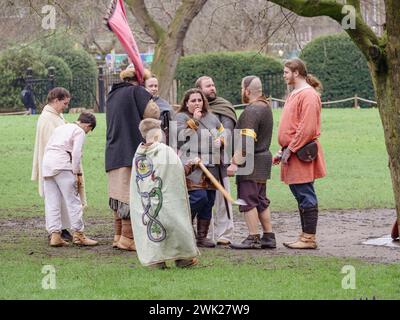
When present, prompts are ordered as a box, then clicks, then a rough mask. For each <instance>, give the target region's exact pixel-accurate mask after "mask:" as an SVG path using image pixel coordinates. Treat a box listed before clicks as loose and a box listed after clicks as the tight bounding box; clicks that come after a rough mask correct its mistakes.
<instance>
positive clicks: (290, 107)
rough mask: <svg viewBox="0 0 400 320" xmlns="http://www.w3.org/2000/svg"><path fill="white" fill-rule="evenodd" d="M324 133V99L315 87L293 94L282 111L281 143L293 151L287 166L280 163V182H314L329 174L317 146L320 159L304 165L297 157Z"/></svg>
mask: <svg viewBox="0 0 400 320" xmlns="http://www.w3.org/2000/svg"><path fill="white" fill-rule="evenodd" d="M320 134H321V99H320V96H319V94H318V93H317V91H315V90H314V88H311V87H307V88H304V89H300V90H298V91H294V92H293V93H292V94H291V95H290V96H289V97H288V99H287V100H286V103H285V106H284V108H283V111H282V115H281V119H280V124H279V129H278V142H279V144H280V145H281V146H282V147H289V149H290V150H291V151H292V152H293V154H292V155H291V157H290V158H289V161H288V164H287V165H284V164H281V180H282V181H283V182H285V183H286V184H300V183H308V182H312V181H314V180H315V179H318V178H322V177H324V176H325V175H326V167H325V160H324V154H323V151H322V147H321V144H320V143H319V141H317V143H318V156H317V158H316V159H315V160H314V161H312V162H303V161H301V160H299V159H298V158H297V156H296V155H295V154H294V153H295V152H297V151H298V150H299V149H300V148H301V147H302V146H304V145H305V144H307V143H308V142H310V141H312V140H315V139H317V138H318V137H319V136H320Z"/></svg>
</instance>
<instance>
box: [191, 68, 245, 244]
mask: <svg viewBox="0 0 400 320" xmlns="http://www.w3.org/2000/svg"><path fill="white" fill-rule="evenodd" d="M196 87H197V88H199V89H200V90H201V91H203V93H204V95H205V96H206V98H207V100H208V105H209V107H210V110H211V111H212V112H213V113H214V114H215V115H216V116H217V118H218V119H219V121H220V122H221V123H222V125H223V127H224V129H225V130H224V132H225V134H226V137H225V146H224V147H225V148H224V149H225V150H230V149H231V146H230V145H229V142H230V141H232V138H233V129H234V128H235V125H236V121H237V117H236V112H235V109H234V108H233V106H232V104H231V103H230V102H229V101H227V100H225V99H224V98H221V97H218V96H217V89H216V88H215V84H214V81H213V79H212V78H211V77H208V76H202V77H200V78H199V79H197V81H196ZM226 168H227V165H225V166H221V169H222V170H226ZM221 176H222V175H221ZM223 176H225V178H223V179H222V182H223V186H224V188H225V189H226V190H227V191H228V192H230V182H229V177H227V176H226V175H223ZM228 212H229V217H228ZM210 231H211V232H210V233H211V234H212V237H213V238H212V240H213V241H215V242H216V243H217V244H220V245H228V244H230V243H231V242H232V237H233V211H232V204H231V203H230V202H228V201H227V200H226V199H225V198H224V196H223V195H222V193H221V192H219V191H217V194H216V198H215V212H214V216H213V223H212V224H211V230H210Z"/></svg>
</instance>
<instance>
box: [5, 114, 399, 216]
mask: <svg viewBox="0 0 400 320" xmlns="http://www.w3.org/2000/svg"><path fill="white" fill-rule="evenodd" d="M322 115H323V116H322V120H323V121H322V136H321V142H322V145H323V148H324V153H325V156H326V163H327V171H328V175H327V177H326V178H324V179H320V180H317V182H316V190H317V195H318V198H319V205H320V207H321V209H323V210H324V209H349V208H360V209H362V208H393V207H394V200H393V193H392V189H391V180H390V175H389V170H388V167H387V161H388V159H387V153H386V149H385V144H384V138H383V130H382V126H381V123H380V119H379V115H378V111H377V109H359V110H355V109H326V110H323V113H322ZM279 116H280V111H276V110H275V111H274V137H273V140H272V146H271V151H272V152H273V153H275V152H276V151H277V150H278V146H277V142H276V140H277V139H276V134H277V127H278V124H279ZM75 118H76V116H75V115H67V119H68V120H69V121H72V120H75ZM97 118H98V127H96V130H95V131H94V132H93V133H90V134H89V135H88V136H87V141H86V145H85V150H84V159H83V162H84V169H85V174H86V185H87V196H88V203H89V206H90V208H91V210H90V212H98V211H104V210H105V209H106V208H107V201H108V200H107V180H106V174H105V172H104V146H105V117H104V115H102V114H99V115H97ZM36 121H37V117H36V116H30V117H22V116H13V117H1V118H0V155H1V157H2V158H1V167H2V168H3V172H2V183H1V185H0V204H1V208H8V209H18V210H17V211H15V210H13V211H12V214H13V215H14V214H17V216H34V215H37V214H39V213H40V212H42V199H40V198H39V197H38V196H37V191H36V190H37V184H36V183H34V182H31V181H30V173H31V167H32V153H33V144H34V139H35V125H36ZM279 170H280V168H279V167H273V170H272V179H271V180H270V181H269V182H268V194H269V197H270V199H271V209H272V210H273V211H287V210H294V209H295V208H296V202H295V200H294V199H293V196H292V195H291V193H290V191H289V188H288V187H287V186H286V185H285V184H283V183H281V181H280V171H279ZM232 189H233V193H235V189H236V188H235V187H234V188H232Z"/></svg>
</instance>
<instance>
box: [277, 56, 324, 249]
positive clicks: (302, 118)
mask: <svg viewBox="0 0 400 320" xmlns="http://www.w3.org/2000/svg"><path fill="white" fill-rule="evenodd" d="M284 78H285V81H286V83H287V84H288V85H289V86H292V87H294V90H293V91H292V92H291V93H290V95H289V96H288V98H287V100H286V103H285V106H284V108H283V112H282V115H281V120H280V124H279V129H278V142H279V144H280V146H281V147H282V152H283V153H279V154H278V155H277V156H275V157H274V164H279V163H280V162H281V180H282V181H283V182H284V183H286V184H288V185H289V187H290V190H291V191H292V193H293V195H294V197H295V198H296V200H297V203H298V207H299V212H300V220H301V225H302V233H301V235H300V237H299V239H298V240H297V241H294V242H286V243H284V245H285V246H286V247H288V248H291V249H315V248H317V243H316V240H315V234H316V229H317V221H318V200H317V196H316V194H315V190H314V180H315V179H318V178H322V177H324V176H325V175H326V168H325V160H324V156H323V151H322V148H321V144H320V143H319V141H318V140H317V139H318V137H319V136H320V133H321V99H320V95H319V93H318V92H317V90H319V89H322V85H321V83H320V82H319V81H318V80H317V79H316V78H315V77H313V76H312V75H310V74H308V73H307V69H306V66H305V64H304V62H303V61H301V60H300V59H293V60H289V61H287V62H286V63H285V68H284ZM311 141H316V143H317V146H318V154H317V155H316V158H315V159H314V160H312V161H309V162H305V161H302V160H300V159H299V157H298V156H297V154H296V153H297V152H298V151H299V150H300V149H301V148H302V147H303V146H304V145H306V144H307V143H309V142H311Z"/></svg>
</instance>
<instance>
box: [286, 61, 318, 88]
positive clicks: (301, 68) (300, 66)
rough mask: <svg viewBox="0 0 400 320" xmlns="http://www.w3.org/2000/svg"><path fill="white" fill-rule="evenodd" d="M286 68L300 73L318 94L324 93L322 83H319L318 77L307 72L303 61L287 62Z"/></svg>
mask: <svg viewBox="0 0 400 320" xmlns="http://www.w3.org/2000/svg"><path fill="white" fill-rule="evenodd" d="M285 67H286V68H289V69H290V71H292V72H295V71H298V73H299V75H300V76H302V77H303V78H304V79H305V80H306V81H307V83H308V84H309V85H310V86H311V87H313V88H314V89H315V90H317V91H318V92H322V90H323V86H322V83H321V81H319V80H318V78H317V77H315V76H313V75H312V74H310V73H308V72H307V67H306V64H305V63H304V62H303V60H301V59H299V58H294V59H290V60H288V61H286V62H285Z"/></svg>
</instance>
